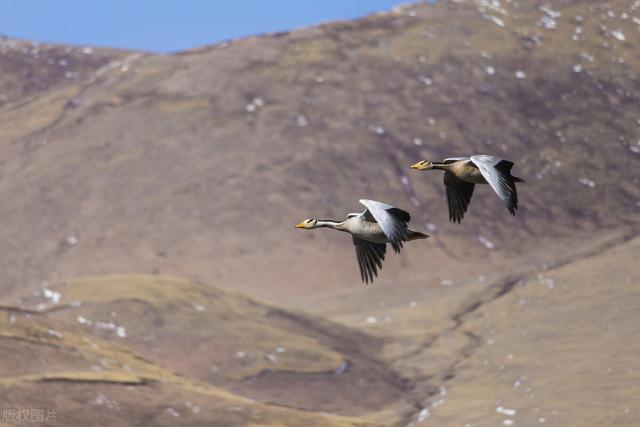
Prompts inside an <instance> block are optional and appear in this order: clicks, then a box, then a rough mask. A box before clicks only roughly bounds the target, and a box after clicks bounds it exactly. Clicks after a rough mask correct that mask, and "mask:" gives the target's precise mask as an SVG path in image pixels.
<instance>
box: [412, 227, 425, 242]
mask: <svg viewBox="0 0 640 427" xmlns="http://www.w3.org/2000/svg"><path fill="white" fill-rule="evenodd" d="M427 237H429V235H428V234H424V233H420V232H419V231H414V230H412V229H410V228H408V229H407V242H410V241H412V240H419V239H426V238H427Z"/></svg>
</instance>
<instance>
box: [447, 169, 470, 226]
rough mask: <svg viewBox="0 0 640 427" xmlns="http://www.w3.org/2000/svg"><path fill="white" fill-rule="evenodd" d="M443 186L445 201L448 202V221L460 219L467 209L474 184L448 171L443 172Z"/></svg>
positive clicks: (458, 220) (458, 221)
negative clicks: (445, 191)
mask: <svg viewBox="0 0 640 427" xmlns="http://www.w3.org/2000/svg"><path fill="white" fill-rule="evenodd" d="M444 188H445V189H446V190H447V202H448V204H449V221H451V222H457V223H458V224H459V223H460V221H462V217H463V216H464V213H465V212H466V211H467V207H468V206H469V202H470V201H471V196H473V189H474V188H475V184H473V183H471V182H465V181H462V180H461V179H458V178H456V176H455V175H454V174H453V173H451V172H449V171H445V172H444Z"/></svg>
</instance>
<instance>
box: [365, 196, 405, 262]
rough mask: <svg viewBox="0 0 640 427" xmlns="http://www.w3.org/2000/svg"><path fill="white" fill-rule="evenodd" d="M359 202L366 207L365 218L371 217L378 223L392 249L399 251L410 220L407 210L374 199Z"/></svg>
mask: <svg viewBox="0 0 640 427" xmlns="http://www.w3.org/2000/svg"><path fill="white" fill-rule="evenodd" d="M360 203H362V204H363V205H364V206H365V207H366V208H367V211H366V212H365V219H368V220H370V219H373V220H375V222H377V223H378V224H380V228H381V229H382V232H383V233H384V234H385V236H387V239H389V242H390V243H391V247H393V250H394V251H396V252H400V249H401V248H402V242H403V241H404V240H405V239H406V237H407V223H408V222H409V221H411V215H410V214H409V212H407V211H404V210H402V209H400V208H396V207H395V206H391V205H388V204H386V203H382V202H376V201H375V200H367V199H361V200H360Z"/></svg>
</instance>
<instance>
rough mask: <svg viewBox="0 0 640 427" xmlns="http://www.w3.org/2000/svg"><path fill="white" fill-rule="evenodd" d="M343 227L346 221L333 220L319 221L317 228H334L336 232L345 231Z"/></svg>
mask: <svg viewBox="0 0 640 427" xmlns="http://www.w3.org/2000/svg"><path fill="white" fill-rule="evenodd" d="M343 226H344V221H333V220H331V219H319V220H318V222H317V223H316V227H327V228H333V229H335V230H340V231H345V230H344V228H343Z"/></svg>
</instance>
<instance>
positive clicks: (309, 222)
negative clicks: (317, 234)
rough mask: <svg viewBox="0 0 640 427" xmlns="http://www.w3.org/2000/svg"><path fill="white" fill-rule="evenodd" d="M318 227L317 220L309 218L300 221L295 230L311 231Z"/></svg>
mask: <svg viewBox="0 0 640 427" xmlns="http://www.w3.org/2000/svg"><path fill="white" fill-rule="evenodd" d="M317 225H318V220H317V219H315V218H309V219H305V220H304V221H302V222H301V223H300V224H298V225H296V228H307V229H312V228H316V227H317Z"/></svg>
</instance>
